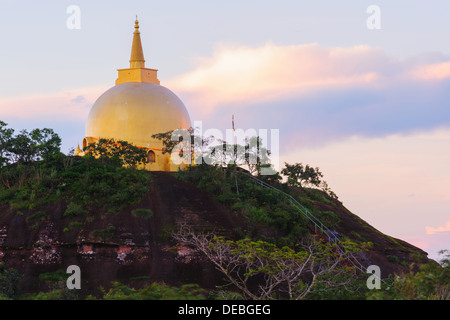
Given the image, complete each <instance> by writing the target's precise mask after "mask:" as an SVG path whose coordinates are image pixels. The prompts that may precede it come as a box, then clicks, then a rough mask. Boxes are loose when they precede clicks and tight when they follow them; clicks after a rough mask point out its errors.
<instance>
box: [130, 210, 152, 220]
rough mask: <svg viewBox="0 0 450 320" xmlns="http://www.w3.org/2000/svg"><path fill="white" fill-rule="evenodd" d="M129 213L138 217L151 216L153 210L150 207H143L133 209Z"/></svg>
mask: <svg viewBox="0 0 450 320" xmlns="http://www.w3.org/2000/svg"><path fill="white" fill-rule="evenodd" d="M131 214H132V215H133V216H135V217H139V218H151V217H153V211H152V210H150V209H144V208H139V209H134V210H133V211H131Z"/></svg>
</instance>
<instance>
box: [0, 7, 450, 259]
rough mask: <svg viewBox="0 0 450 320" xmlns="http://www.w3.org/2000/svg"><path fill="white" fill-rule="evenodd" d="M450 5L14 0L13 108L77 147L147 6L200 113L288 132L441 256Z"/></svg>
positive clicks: (446, 205) (146, 29)
mask: <svg viewBox="0 0 450 320" xmlns="http://www.w3.org/2000/svg"><path fill="white" fill-rule="evenodd" d="M69 5H76V6H78V7H79V8H80V13H81V15H80V23H81V24H80V27H81V28H80V29H75V30H70V29H68V28H67V26H66V21H67V19H68V17H69V14H67V12H66V10H67V8H68V6H69ZM370 5H377V6H378V7H379V8H380V13H381V15H380V21H381V29H379V30H369V29H368V28H367V25H366V21H367V19H368V18H369V16H370V14H368V13H367V12H366V10H367V8H368V7H369V6H370ZM448 12H450V2H444V1H437V0H431V1H426V2H425V1H416V0H408V1H406V0H405V1H362V0H354V1H332V0H327V1H298V0H297V1H234V0H232V1H226V2H224V1H200V0H196V1H127V2H123V1H39V2H38V1H8V0H0V39H1V46H0V57H1V59H0V70H1V72H0V118H1V119H2V120H3V121H5V122H7V123H9V124H10V125H11V126H12V127H14V128H15V129H17V130H20V129H22V128H29V129H31V128H35V127H51V128H53V129H55V131H57V132H58V133H59V134H60V135H61V137H62V138H63V151H68V149H69V148H71V147H76V144H77V143H80V142H81V140H82V138H83V135H84V123H85V120H86V117H87V114H88V112H89V109H90V107H91V106H92V104H93V103H94V102H95V100H96V98H97V97H98V96H99V95H100V94H101V93H102V92H104V91H105V90H106V89H108V88H109V87H111V86H113V85H114V81H115V79H116V77H117V71H116V69H119V68H126V67H128V60H129V55H130V48H131V40H132V32H133V24H134V19H135V15H136V14H137V15H138V18H139V21H140V25H141V29H140V31H141V37H142V42H143V48H144V54H145V58H146V60H147V67H151V68H157V69H159V73H158V75H159V79H160V80H161V84H162V85H165V86H167V87H168V88H170V89H172V90H173V91H174V92H175V93H176V94H177V95H178V96H179V97H180V98H181V99H182V100H183V101H184V102H185V104H186V106H187V108H188V110H189V112H190V115H191V119H192V120H202V121H203V122H204V126H206V127H217V128H219V129H222V130H224V129H226V128H228V127H229V126H230V122H231V114H234V115H235V117H236V124H237V126H240V127H243V128H267V129H270V128H277V129H280V137H281V146H280V151H281V153H282V154H281V159H282V161H288V162H305V163H310V164H312V165H314V166H319V167H320V168H321V169H322V171H323V172H324V174H325V178H326V180H327V181H328V183H329V185H330V187H331V188H332V189H333V190H335V192H336V193H337V194H338V195H339V197H340V199H341V200H342V201H343V202H344V204H345V205H346V206H347V207H348V208H349V209H350V210H351V211H353V212H354V213H356V214H358V215H359V216H361V217H362V218H363V219H365V220H367V221H368V222H369V223H371V224H372V225H374V226H375V227H376V228H378V229H380V230H381V231H382V232H385V233H387V234H390V235H392V236H396V237H400V238H402V239H404V240H407V241H410V242H412V243H413V244H416V245H418V246H420V247H422V248H424V249H425V250H427V251H428V252H429V253H430V254H431V255H433V254H435V253H436V252H437V250H439V249H446V248H447V249H450V248H449V243H450V236H449V234H450V228H449V227H447V223H448V221H450V194H449V192H448V185H449V184H450V169H449V168H450V166H449V165H450V151H449V150H450V108H449V103H448V101H449V98H450V90H449V89H450V41H449V39H450V20H449V19H448ZM430 208H431V209H432V210H430ZM428 210H430V211H431V212H428ZM424 212H426V213H424ZM406 217H407V218H406ZM433 230H434V231H433Z"/></svg>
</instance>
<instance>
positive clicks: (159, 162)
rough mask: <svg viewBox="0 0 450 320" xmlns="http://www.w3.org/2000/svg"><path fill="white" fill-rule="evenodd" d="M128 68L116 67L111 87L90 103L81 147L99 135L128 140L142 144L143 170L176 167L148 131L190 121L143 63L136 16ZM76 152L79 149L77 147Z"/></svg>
mask: <svg viewBox="0 0 450 320" xmlns="http://www.w3.org/2000/svg"><path fill="white" fill-rule="evenodd" d="M134 28H135V31H134V34H133V44H132V48H131V58H130V68H127V69H119V70H118V72H119V76H118V78H117V80H116V84H115V86H114V87H112V88H110V89H109V90H107V91H106V92H105V93H103V94H102V95H101V96H100V97H99V98H98V99H97V101H96V102H95V103H94V105H93V106H92V108H91V110H90V112H89V116H88V119H87V122H86V129H85V137H84V139H83V148H84V147H85V146H87V145H88V144H91V143H96V142H97V141H98V140H99V139H101V138H106V139H115V140H116V141H117V140H125V141H128V142H130V143H132V144H134V145H136V146H138V147H142V148H146V150H147V152H148V153H147V154H148V159H147V163H146V164H145V168H146V169H147V170H153V171H177V170H178V168H179V166H180V165H176V164H174V163H172V161H171V154H170V153H164V154H163V153H162V149H163V145H162V143H161V141H160V140H157V139H153V138H152V135H154V134H157V133H165V132H168V131H171V130H176V129H189V128H190V126H191V121H190V118H189V114H188V112H187V110H186V107H185V106H184V104H183V102H182V101H181V100H180V99H179V98H178V97H177V96H176V95H175V94H174V93H173V92H172V91H170V90H169V89H167V88H166V87H163V86H161V85H160V82H159V80H158V77H157V72H158V70H156V69H148V68H146V67H145V59H144V53H143V50H142V44H141V36H140V32H139V22H138V20H137V18H136V21H135V26H134ZM76 154H78V155H82V154H83V152H82V151H81V150H80V149H79V148H77V152H76Z"/></svg>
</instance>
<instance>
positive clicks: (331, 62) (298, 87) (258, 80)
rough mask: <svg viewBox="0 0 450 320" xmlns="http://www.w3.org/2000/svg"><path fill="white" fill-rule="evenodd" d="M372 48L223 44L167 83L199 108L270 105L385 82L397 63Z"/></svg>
mask: <svg viewBox="0 0 450 320" xmlns="http://www.w3.org/2000/svg"><path fill="white" fill-rule="evenodd" d="M389 60H390V59H389V58H387V57H386V56H385V55H384V53H383V52H382V51H381V50H379V49H375V48H371V47H368V46H355V47H352V48H322V47H320V46H319V45H317V44H305V45H292V46H277V45H275V44H273V43H267V44H265V45H264V46H261V47H247V46H236V45H234V46H233V45H224V44H221V45H219V46H217V47H216V49H215V51H214V53H213V55H212V56H211V57H203V58H198V59H197V62H198V65H197V67H196V68H195V69H194V70H192V71H190V72H187V73H185V74H183V75H180V76H178V77H175V78H174V79H172V80H169V81H167V85H168V87H169V88H173V89H174V90H175V91H176V92H185V93H188V94H190V95H191V96H194V99H193V100H195V103H192V104H194V105H201V106H202V107H201V108H202V109H203V110H205V107H206V108H207V109H213V108H214V107H216V106H217V105H218V104H223V103H229V102H234V103H236V102H237V103H239V102H242V101H251V102H253V103H254V102H258V101H267V100H274V99H277V98H280V97H286V96H290V95H293V94H295V95H298V94H302V93H304V92H310V91H311V90H316V89H318V88H324V87H339V86H349V85H361V84H368V83H374V82H377V81H378V80H379V79H380V76H381V74H380V73H379V71H380V70H378V69H380V68H379V67H380V66H385V65H389V64H390V63H391V62H390V61H389Z"/></svg>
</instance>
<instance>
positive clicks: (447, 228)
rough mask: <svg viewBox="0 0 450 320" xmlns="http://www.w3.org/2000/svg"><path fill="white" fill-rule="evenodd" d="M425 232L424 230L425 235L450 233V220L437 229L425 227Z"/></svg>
mask: <svg viewBox="0 0 450 320" xmlns="http://www.w3.org/2000/svg"><path fill="white" fill-rule="evenodd" d="M425 230H426V232H427V234H439V233H446V232H450V220H448V221H447V222H446V223H445V225H444V226H439V227H437V228H433V227H429V226H427V227H425Z"/></svg>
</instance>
